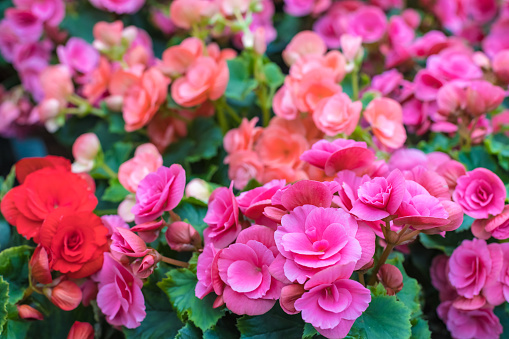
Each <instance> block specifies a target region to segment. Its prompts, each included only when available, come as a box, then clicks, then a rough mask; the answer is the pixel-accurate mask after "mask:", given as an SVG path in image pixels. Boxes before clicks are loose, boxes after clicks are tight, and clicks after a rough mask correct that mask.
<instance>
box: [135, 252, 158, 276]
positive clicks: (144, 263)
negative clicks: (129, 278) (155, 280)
mask: <svg viewBox="0 0 509 339" xmlns="http://www.w3.org/2000/svg"><path fill="white" fill-rule="evenodd" d="M153 252H154V253H152V254H149V255H147V256H146V257H144V258H143V259H141V258H140V259H136V260H135V261H133V263H132V264H131V268H132V270H133V273H134V275H135V276H137V277H138V278H140V279H145V278H148V277H149V276H150V275H151V274H152V273H153V272H154V268H155V267H156V265H157V263H158V262H159V261H161V255H160V254H159V253H158V252H157V251H153Z"/></svg>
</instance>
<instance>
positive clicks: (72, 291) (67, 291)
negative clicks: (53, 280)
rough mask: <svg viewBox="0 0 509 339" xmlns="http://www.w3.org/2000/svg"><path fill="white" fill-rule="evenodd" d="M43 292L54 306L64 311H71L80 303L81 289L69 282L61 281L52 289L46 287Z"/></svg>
mask: <svg viewBox="0 0 509 339" xmlns="http://www.w3.org/2000/svg"><path fill="white" fill-rule="evenodd" d="M43 292H44V295H45V296H46V297H48V299H49V300H51V302H52V303H53V304H55V306H57V307H60V308H61V309H62V310H64V311H72V310H74V309H75V308H76V307H78V305H79V304H80V303H81V297H82V293H81V289H80V288H79V287H78V285H76V283H74V282H72V281H70V280H66V281H62V282H60V283H59V284H58V285H57V286H55V287H53V288H49V287H47V288H45V289H43Z"/></svg>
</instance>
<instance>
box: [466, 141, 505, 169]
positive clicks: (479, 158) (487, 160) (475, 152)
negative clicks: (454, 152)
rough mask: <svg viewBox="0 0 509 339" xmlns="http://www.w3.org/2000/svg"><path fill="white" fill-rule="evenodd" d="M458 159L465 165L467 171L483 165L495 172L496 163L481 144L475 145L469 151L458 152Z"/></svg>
mask: <svg viewBox="0 0 509 339" xmlns="http://www.w3.org/2000/svg"><path fill="white" fill-rule="evenodd" d="M459 160H460V162H461V163H463V164H464V165H465V167H466V168H467V171H471V170H473V169H476V168H478V167H484V168H487V169H489V170H490V171H493V172H497V167H498V166H497V164H496V162H495V160H494V159H493V157H492V156H491V155H490V154H489V153H488V152H487V151H486V150H485V149H484V147H482V146H475V147H472V149H471V150H470V151H469V152H464V151H462V152H460V154H459Z"/></svg>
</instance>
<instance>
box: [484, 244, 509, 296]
mask: <svg viewBox="0 0 509 339" xmlns="http://www.w3.org/2000/svg"><path fill="white" fill-rule="evenodd" d="M498 246H499V247H500V250H501V252H502V253H501V254H502V256H503V260H502V266H501V269H500V272H499V273H498V274H495V275H494V279H493V280H491V281H489V282H488V283H487V284H486V286H485V287H484V288H483V291H482V294H483V296H484V297H486V301H487V302H488V303H490V304H491V305H500V304H502V303H504V302H505V301H507V300H509V244H508V243H503V244H500V245H498Z"/></svg>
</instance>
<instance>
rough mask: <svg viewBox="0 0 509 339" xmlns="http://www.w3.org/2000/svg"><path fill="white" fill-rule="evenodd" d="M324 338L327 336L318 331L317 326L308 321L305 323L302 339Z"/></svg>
mask: <svg viewBox="0 0 509 339" xmlns="http://www.w3.org/2000/svg"><path fill="white" fill-rule="evenodd" d="M312 338H314V339H323V338H325V337H324V336H323V335H321V334H320V333H318V331H317V330H316V328H314V327H313V325H311V324H308V323H306V324H305V325H304V332H303V333H302V339H312Z"/></svg>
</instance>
